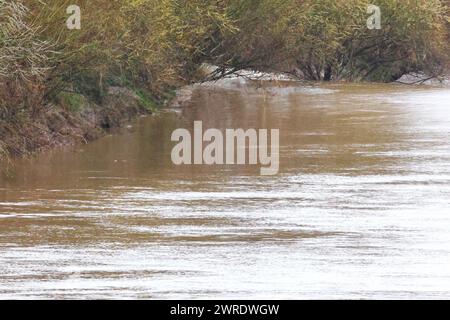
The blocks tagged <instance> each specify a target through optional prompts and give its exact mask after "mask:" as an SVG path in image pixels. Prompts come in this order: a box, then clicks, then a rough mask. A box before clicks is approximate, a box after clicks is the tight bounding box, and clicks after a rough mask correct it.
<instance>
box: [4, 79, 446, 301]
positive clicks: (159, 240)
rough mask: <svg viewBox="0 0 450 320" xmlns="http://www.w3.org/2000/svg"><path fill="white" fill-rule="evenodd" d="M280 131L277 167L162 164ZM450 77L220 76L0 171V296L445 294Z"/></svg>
mask: <svg viewBox="0 0 450 320" xmlns="http://www.w3.org/2000/svg"><path fill="white" fill-rule="evenodd" d="M195 120H201V121H203V126H204V127H205V128H208V127H209V128H218V129H223V130H224V129H226V128H268V129H271V128H277V129H280V171H279V174H278V175H274V176H261V175H260V166H230V165H228V166H206V165H202V166H194V165H193V166H175V165H173V164H172V162H171V150H172V147H173V146H174V143H173V142H171V140H170V136H171V133H172V131H173V130H174V129H176V128H188V129H190V128H192V126H193V122H194V121H195ZM449 137H450V89H448V88H438V87H425V86H402V85H394V84H328V85H319V84H317V85H314V84H311V85H301V84H297V83H286V82H264V83H259V84H255V83H250V82H248V81H244V80H228V81H223V82H219V83H216V84H204V85H198V86H195V87H194V89H193V92H192V98H191V100H190V101H189V102H188V103H187V104H186V105H185V106H184V107H183V108H174V109H166V110H163V111H162V112H160V113H158V114H156V115H153V116H148V117H141V118H139V119H138V120H136V121H135V122H134V123H132V124H131V125H130V126H128V127H126V128H124V129H123V130H121V132H120V133H117V134H111V135H108V136H106V137H104V138H102V139H99V140H97V141H95V142H93V143H90V144H88V145H82V146H76V147H72V148H66V149H60V150H54V151H52V152H48V153H45V154H41V155H39V156H37V157H34V158H32V159H25V160H17V161H15V163H14V168H13V169H12V170H11V172H10V176H9V177H8V178H2V179H1V180H0V298H13V299H15V298H24V299H31V298H39V299H43V298H45V299H51V298H62V299H75V298H91V299H98V298H102V299H114V298H134V299H157V298H160V299H179V298H183V299H190V298H193V299H200V298H217V299H219V298H223V299H275V298H276V299H300V298H305V299H314V298H321V299H348V298H350V299H352V298H353V299H369V298H375V299H381V298H384V299H394V298H398V299H406V298H419V299H431V298H447V299H450V139H449Z"/></svg>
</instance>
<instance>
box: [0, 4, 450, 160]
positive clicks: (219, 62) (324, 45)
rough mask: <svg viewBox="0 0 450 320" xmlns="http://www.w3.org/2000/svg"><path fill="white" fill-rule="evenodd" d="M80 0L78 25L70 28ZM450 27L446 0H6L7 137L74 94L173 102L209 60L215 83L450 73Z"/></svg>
mask: <svg viewBox="0 0 450 320" xmlns="http://www.w3.org/2000/svg"><path fill="white" fill-rule="evenodd" d="M74 3H76V4H77V5H78V6H79V7H80V8H81V16H82V27H81V29H80V30H69V29H68V28H67V27H66V20H67V18H68V16H69V14H68V13H67V12H66V10H67V7H68V6H69V5H71V4H74ZM369 4H374V5H377V6H379V7H380V9H381V25H382V28H381V29H379V30H376V29H375V30H369V29H368V28H367V24H366V20H367V18H368V13H367V6H368V5H369ZM449 25H450V19H449V1H448V0H39V1H36V0H0V136H1V137H3V136H4V135H5V132H6V131H8V130H9V131H11V130H10V128H11V126H9V127H7V126H6V125H5V123H6V124H7V125H11V123H18V122H19V120H20V119H32V118H33V117H35V116H36V115H41V114H43V113H44V112H45V110H46V109H47V108H49V106H55V105H56V106H57V105H59V104H61V101H62V100H64V99H66V100H67V93H70V94H75V96H73V95H72V96H69V99H68V100H69V101H71V102H72V103H75V104H76V103H77V102H79V101H86V100H89V101H95V102H96V103H101V102H102V99H103V98H104V96H105V94H106V92H107V91H108V87H111V86H116V87H117V86H119V87H126V88H130V89H132V90H134V91H135V92H136V93H138V94H139V95H140V96H142V97H144V98H145V100H146V101H147V100H148V101H150V102H151V103H153V102H156V103H157V102H158V101H163V100H164V99H165V92H166V91H167V89H168V88H172V87H176V86H179V85H181V84H182V83H186V82H190V81H196V80H198V79H199V75H200V73H199V67H200V66H201V65H202V64H203V63H210V64H213V65H216V66H218V67H219V68H218V69H217V71H216V73H215V74H213V75H212V76H211V78H217V77H222V76H224V75H226V74H228V73H230V72H235V71H237V70H241V69H255V70H263V71H277V72H287V73H291V74H294V75H296V76H299V77H302V78H304V79H307V80H351V81H383V82H388V81H393V80H396V79H398V78H399V77H401V76H402V75H403V74H406V73H409V72H425V73H427V74H430V75H438V74H440V73H443V72H444V71H445V70H448V66H449V65H448V61H449V55H450V54H449V53H450V49H449V39H450V32H449ZM73 110H78V108H77V107H75V108H73ZM28 121H29V120H28ZM25 123H26V121H25ZM16 127H18V128H19V127H20V126H19V125H17V126H16ZM5 128H9V129H5ZM19 129H20V128H19ZM19 129H17V130H19ZM1 151H2V141H0V153H1Z"/></svg>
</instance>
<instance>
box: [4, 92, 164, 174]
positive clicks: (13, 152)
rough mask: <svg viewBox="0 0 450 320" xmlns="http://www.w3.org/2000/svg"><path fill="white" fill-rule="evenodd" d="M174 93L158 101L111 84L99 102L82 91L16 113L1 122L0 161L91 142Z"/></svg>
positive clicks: (153, 107)
mask: <svg viewBox="0 0 450 320" xmlns="http://www.w3.org/2000/svg"><path fill="white" fill-rule="evenodd" d="M171 96H172V92H171V91H168V92H167V94H166V96H165V98H164V99H163V100H160V101H158V100H157V99H156V98H154V97H152V96H151V95H150V93H147V92H145V91H143V90H132V89H129V88H122V87H110V88H109V89H108V92H107V93H106V95H105V97H104V98H103V99H102V102H101V103H100V104H99V103H95V102H93V101H90V100H89V99H88V98H86V97H85V96H83V95H80V94H75V93H64V94H62V95H60V97H59V98H58V99H57V100H56V103H54V104H48V105H46V106H45V107H44V111H42V112H40V113H38V114H36V115H33V114H24V115H22V116H16V117H15V120H14V121H13V122H10V121H4V120H2V121H0V161H1V162H2V163H3V164H7V163H8V162H10V160H11V159H12V158H18V157H24V156H29V155H32V154H34V153H38V152H42V151H46V150H50V149H53V148H57V147H62V146H69V145H76V144H80V143H88V142H90V141H92V140H95V139H97V138H99V137H101V136H104V135H105V134H106V133H108V132H111V131H112V130H114V129H116V128H119V127H121V126H123V125H124V124H126V123H127V122H129V121H131V120H132V119H133V118H135V117H136V116H139V115H143V114H151V113H153V112H155V111H156V110H157V109H158V107H159V106H161V105H163V104H165V103H167V101H168V100H169V99H170V98H171ZM2 168H5V166H4V165H2Z"/></svg>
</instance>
